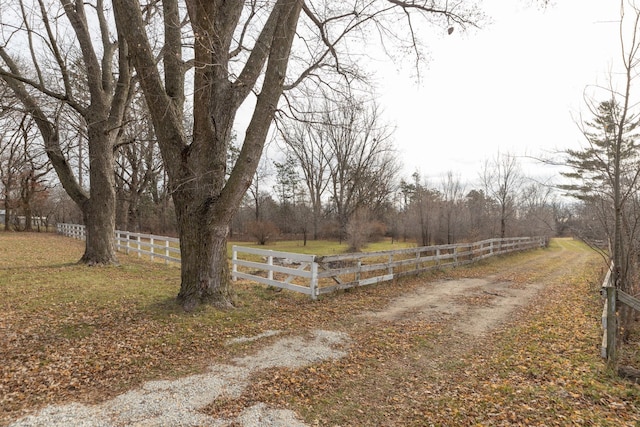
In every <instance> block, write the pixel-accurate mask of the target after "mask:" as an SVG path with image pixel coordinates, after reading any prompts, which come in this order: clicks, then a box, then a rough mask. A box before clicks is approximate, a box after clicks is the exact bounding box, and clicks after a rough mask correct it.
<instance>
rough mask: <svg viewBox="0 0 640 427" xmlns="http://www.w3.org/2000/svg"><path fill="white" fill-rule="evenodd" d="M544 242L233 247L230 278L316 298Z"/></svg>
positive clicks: (536, 239) (534, 239)
mask: <svg viewBox="0 0 640 427" xmlns="http://www.w3.org/2000/svg"><path fill="white" fill-rule="evenodd" d="M545 245H546V239H545V238H543V237H514V238H506V239H489V240H483V241H481V242H476V243H462V244H455V245H439V246H423V247H419V248H409V249H400V250H395V251H380V252H366V253H353V254H342V255H329V256H316V255H300V254H294V253H289V252H279V251H273V250H265V249H254V248H246V247H241V246H233V255H232V277H233V278H234V280H236V279H238V278H242V279H247V280H252V281H256V282H259V283H264V284H267V285H270V286H274V287H279V288H284V289H290V290H293V291H298V292H302V293H304V294H307V295H309V296H311V298H312V299H316V298H317V297H318V296H319V295H322V294H326V293H329V292H334V291H336V290H339V289H347V288H352V287H356V286H365V285H370V284H374V283H380V282H386V281H390V280H393V279H395V278H398V277H402V276H406V275H411V274H418V273H421V272H424V271H428V270H433V269H435V268H442V267H447V266H450V267H453V266H459V265H464V264H468V263H471V262H475V261H478V260H481V259H485V258H488V257H491V256H495V255H500V254H506V253H509V252H513V251H521V250H526V249H532V248H539V247H544V246H545Z"/></svg>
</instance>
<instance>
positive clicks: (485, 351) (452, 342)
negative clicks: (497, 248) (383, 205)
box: [0, 233, 640, 426]
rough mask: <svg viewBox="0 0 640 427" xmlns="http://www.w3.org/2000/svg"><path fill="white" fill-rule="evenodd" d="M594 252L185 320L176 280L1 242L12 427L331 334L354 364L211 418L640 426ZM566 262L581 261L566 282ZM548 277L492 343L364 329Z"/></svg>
mask: <svg viewBox="0 0 640 427" xmlns="http://www.w3.org/2000/svg"><path fill="white" fill-rule="evenodd" d="M560 246H562V248H560ZM560 249H564V250H560ZM587 251H588V250H587V249H586V248H584V247H583V246H581V245H580V244H579V243H576V242H573V241H561V242H560V243H558V242H555V243H554V244H553V245H552V247H551V248H550V249H546V250H538V251H532V252H528V253H523V254H516V255H512V256H509V257H501V258H499V259H495V260H491V261H484V262H481V263H480V264H478V265H475V266H472V267H465V268H460V269H455V270H443V271H438V272H433V273H429V274H425V275H422V276H420V277H418V278H408V279H403V280H398V281H396V282H393V283H390V284H383V285H377V286H373V287H368V288H363V289H355V290H352V291H350V292H342V293H339V294H334V295H330V296H328V297H325V298H323V299H321V300H320V301H317V302H313V301H310V300H309V299H307V298H306V297H304V296H302V295H297V294H293V293H290V292H286V291H285V292H274V291H272V290H269V289H266V288H264V287H262V286H259V285H255V284H251V283H246V282H241V283H239V284H238V285H237V286H236V289H237V293H238V295H237V308H235V309H232V310H225V311H221V310H215V309H210V308H206V307H205V308H202V309H201V310H199V311H197V312H196V313H192V314H185V313H183V312H181V311H180V310H179V309H178V308H177V306H176V305H175V304H174V303H173V302H172V301H173V297H174V296H175V295H176V294H177V291H178V286H179V269H178V268H176V267H175V266H164V265H163V264H159V263H151V262H149V261H144V260H141V259H138V258H137V257H133V256H125V255H120V259H121V262H122V264H121V266H118V267H107V268H88V267H84V266H81V265H77V264H75V260H77V259H78V258H79V257H80V256H81V253H82V244H81V243H80V242H77V241H73V240H70V239H67V238H63V237H59V236H54V235H44V234H43V235H40V234H17V233H16V234H13V233H11V234H6V235H3V236H0V253H1V254H2V261H1V264H0V298H1V301H2V302H1V304H2V312H1V313H0V335H1V339H0V359H1V360H3V364H2V365H1V366H0V424H6V423H8V422H10V421H11V420H13V419H16V418H18V417H20V416H21V415H23V414H26V413H29V412H32V411H33V410H35V409H37V408H40V407H43V406H45V405H49V404H53V403H64V402H71V401H76V402H84V403H92V402H99V401H104V400H106V399H107V398H109V397H112V396H115V395H117V394H119V393H122V392H124V391H126V390H129V389H132V388H135V387H137V386H139V385H140V384H142V383H143V382H144V381H146V380H149V379H159V378H164V379H172V378H178V377H180V376H184V375H188V374H192V373H196V372H201V371H202V370H204V369H205V368H206V366H208V365H210V364H211V363H216V362H220V363H225V362H229V361H230V360H232V358H234V357H237V356H240V355H242V354H244V353H246V352H248V351H254V350H255V349H257V348H259V347H260V346H261V345H264V342H265V340H267V341H268V340H269V339H270V338H265V339H261V340H257V341H243V342H241V343H238V344H231V345H229V344H227V343H228V342H229V340H231V339H233V338H239V337H247V336H256V335H259V334H261V333H265V332H266V331H271V330H280V331H283V333H285V334H287V333H288V334H304V333H305V331H310V330H312V329H318V328H321V329H327V330H339V331H343V332H346V333H348V334H349V335H350V337H351V339H352V341H353V345H352V346H351V351H350V352H349V353H348V355H347V356H345V357H343V358H341V359H339V360H337V361H331V362H324V363H319V364H315V365H312V366H307V367H303V368H298V369H292V368H277V369H269V370H265V371H261V372H258V373H256V374H255V377H254V378H253V381H254V385H253V387H251V388H249V389H247V390H246V391H245V392H244V393H243V394H242V395H241V396H240V397H238V398H234V399H226V400H224V399H223V400H219V401H215V402H212V403H211V404H210V405H209V406H207V407H206V408H204V409H203V411H204V412H206V413H209V414H213V415H219V416H227V415H229V414H234V413H239V412H240V411H242V410H243V409H244V408H247V407H249V406H251V405H252V404H254V403H257V402H266V403H267V404H269V405H272V406H273V407H277V408H283V409H291V410H294V411H295V412H296V413H297V414H299V415H300V416H301V417H302V419H304V420H305V421H306V422H307V423H308V424H311V425H313V424H317V425H336V426H337V425H420V426H422V425H492V426H493V425H594V426H595V425H599V426H600V425H602V426H605V425H611V426H613V425H616V426H617V425H629V426H632V425H637V423H640V409H639V403H638V402H640V388H639V387H640V386H638V385H637V384H632V383H630V382H628V381H624V380H621V379H619V378H617V377H615V376H614V375H612V374H611V373H610V372H608V371H607V370H606V368H605V365H604V363H603V361H602V360H601V359H600V358H599V344H600V337H601V335H600V334H601V331H600V327H599V315H600V312H601V310H602V306H601V301H600V300H599V297H598V293H597V288H598V286H599V281H600V280H601V274H602V270H603V269H602V265H601V263H602V261H601V259H600V258H599V257H598V256H597V255H595V254H591V253H589V252H587ZM585 253H586V254H588V255H584V254H585ZM34 254H37V256H36V257H34ZM567 254H569V255H570V256H576V255H575V254H583V255H580V257H581V258H580V260H579V261H576V262H575V263H574V264H571V265H572V266H573V268H571V269H570V270H566V271H565V269H563V268H562V266H563V265H565V264H567V263H568V262H567V259H566V257H565V256H566V255H567ZM559 271H560V272H561V273H558V272H559ZM549 274H551V276H552V280H550V283H549V284H548V286H547V287H545V288H544V290H543V291H541V292H540V293H539V294H538V296H537V297H536V298H535V300H534V301H533V302H532V303H531V304H529V305H527V307H526V308H522V309H519V310H518V312H517V313H514V314H513V315H512V316H511V318H512V319H514V321H513V322H512V323H511V322H510V323H506V324H503V325H502V326H501V327H500V328H498V329H496V330H493V331H492V332H491V333H490V334H489V335H488V336H485V337H482V338H475V337H469V336H465V335H464V334H455V333H453V332H452V330H451V329H450V328H449V326H448V320H449V319H447V318H440V319H437V318H415V319H414V318H411V317H408V318H406V317H405V318H402V319H399V320H395V321H386V320H371V319H370V318H368V317H367V316H363V315H362V313H365V312H370V311H375V310H381V309H383V308H384V306H385V305H386V304H388V302H389V301H390V300H392V299H393V298H396V297H398V296H400V295H403V294H406V293H408V292H411V291H413V290H415V289H416V288H418V287H420V286H422V285H423V284H424V283H425V282H429V281H433V280H436V279H442V278H449V279H456V278H463V277H485V276H495V277H496V278H497V279H499V280H501V281H509V282H510V283H511V284H512V286H514V287H518V286H527V284H529V283H532V282H535V281H539V280H545V277H549ZM492 298H498V297H497V296H491V295H487V298H475V299H473V298H471V299H469V298H467V299H465V298H461V299H460V301H459V303H460V304H469V305H472V306H473V305H485V304H490V303H491V299H492ZM632 336H635V337H636V338H637V334H636V335H633V334H632ZM637 346H638V341H636V342H635V343H629V344H628V345H627V346H626V347H625V348H627V349H631V351H627V352H626V353H625V352H623V358H624V357H627V362H628V363H630V364H634V363H635V364H638V362H640V360H638V356H637V353H638V351H637ZM625 354H626V355H627V356H625Z"/></svg>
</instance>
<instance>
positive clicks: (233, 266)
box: [231, 245, 238, 282]
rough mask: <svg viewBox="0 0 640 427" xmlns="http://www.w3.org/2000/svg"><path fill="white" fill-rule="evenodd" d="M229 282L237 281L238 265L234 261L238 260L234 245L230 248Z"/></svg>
mask: <svg viewBox="0 0 640 427" xmlns="http://www.w3.org/2000/svg"><path fill="white" fill-rule="evenodd" d="M231 250H232V252H231V280H233V281H234V282H235V281H237V280H238V277H237V276H236V273H237V272H238V264H236V261H237V260H238V251H237V250H236V247H235V245H234V246H232V248H231Z"/></svg>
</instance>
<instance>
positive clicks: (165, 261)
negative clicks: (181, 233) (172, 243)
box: [164, 239, 169, 265]
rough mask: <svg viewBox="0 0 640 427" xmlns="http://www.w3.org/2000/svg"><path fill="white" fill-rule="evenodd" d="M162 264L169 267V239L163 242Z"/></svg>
mask: <svg viewBox="0 0 640 427" xmlns="http://www.w3.org/2000/svg"><path fill="white" fill-rule="evenodd" d="M164 256H165V258H164V264H165V265H169V239H167V240H165V241H164Z"/></svg>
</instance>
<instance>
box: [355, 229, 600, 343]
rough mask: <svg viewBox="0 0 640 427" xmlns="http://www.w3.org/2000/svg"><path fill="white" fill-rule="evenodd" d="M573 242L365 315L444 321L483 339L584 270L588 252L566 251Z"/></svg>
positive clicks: (437, 285) (434, 286)
mask: <svg viewBox="0 0 640 427" xmlns="http://www.w3.org/2000/svg"><path fill="white" fill-rule="evenodd" d="M570 244H571V243H570V242H564V243H563V245H564V246H561V247H560V250H558V251H555V252H547V253H545V254H541V256H538V257H535V258H533V259H529V260H527V261H526V262H515V263H513V264H512V265H510V266H508V267H507V268H506V269H503V270H502V271H500V272H499V273H497V274H492V275H489V276H486V277H482V278H461V279H452V280H441V281H437V282H433V283H427V284H425V285H424V286H421V287H419V288H418V289H416V290H415V291H414V292H412V293H409V294H405V295H403V296H401V297H400V298H397V299H395V300H394V301H391V303H390V304H389V306H388V307H386V308H385V309H384V310H382V311H377V312H370V313H367V314H366V315H367V316H370V317H372V318H374V319H380V320H386V321H401V320H403V319H415V318H425V319H431V320H446V322H447V323H448V324H449V326H450V329H451V330H452V331H454V332H456V333H462V334H463V335H468V336H471V337H480V336H482V335H484V334H486V333H487V332H489V331H491V330H492V329H494V328H495V327H496V326H498V325H500V324H501V323H503V322H504V321H505V320H507V319H508V318H509V317H510V316H511V314H512V313H513V312H514V311H515V310H516V309H518V308H520V307H524V306H526V305H527V304H529V303H530V302H531V300H532V299H533V298H534V297H535V296H536V295H537V294H538V293H539V292H540V291H541V290H542V289H544V287H545V286H546V285H548V284H549V283H552V282H554V281H556V280H558V279H560V278H561V277H562V276H563V275H564V274H567V273H570V272H571V271H573V270H574V269H577V268H581V266H582V265H583V264H584V261H585V259H587V258H588V257H589V253H588V252H584V251H582V252H578V253H576V252H570V251H568V250H567V247H566V245H570ZM464 339H465V340H466V337H465V338H464Z"/></svg>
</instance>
